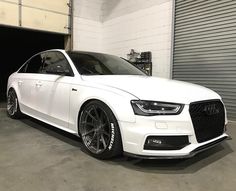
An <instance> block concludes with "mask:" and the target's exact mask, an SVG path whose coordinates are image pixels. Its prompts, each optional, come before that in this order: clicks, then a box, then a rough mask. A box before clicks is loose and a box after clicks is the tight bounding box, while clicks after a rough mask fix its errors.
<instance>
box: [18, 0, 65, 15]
mask: <svg viewBox="0 0 236 191" xmlns="http://www.w3.org/2000/svg"><path fill="white" fill-rule="evenodd" d="M67 3H69V0H51V1H48V0H33V1H32V0H22V5H23V6H30V7H33V8H39V9H45V10H50V11H54V12H59V13H63V14H66V15H68V14H69V7H68V5H67Z"/></svg>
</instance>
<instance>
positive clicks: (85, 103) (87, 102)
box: [77, 98, 118, 135]
mask: <svg viewBox="0 0 236 191" xmlns="http://www.w3.org/2000/svg"><path fill="white" fill-rule="evenodd" d="M92 101H99V102H102V103H103V104H104V105H106V106H107V107H108V108H109V109H110V110H111V111H112V113H113V115H114V116H115V118H116V120H117V121H118V118H117V115H116V113H115V112H114V110H113V109H112V107H110V105H109V104H107V103H105V102H104V101H103V100H100V99H97V98H90V99H87V100H85V101H84V102H83V103H82V105H81V107H80V109H79V112H78V117H77V131H78V134H79V135H80V132H79V121H80V116H81V113H82V111H83V109H84V107H85V106H86V105H87V104H89V103H90V102H92Z"/></svg>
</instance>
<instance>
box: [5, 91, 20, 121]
mask: <svg viewBox="0 0 236 191" xmlns="http://www.w3.org/2000/svg"><path fill="white" fill-rule="evenodd" d="M7 114H8V115H9V116H10V117H11V118H12V119H19V118H21V117H22V113H21V111H20V107H19V102H18V98H17V95H16V92H15V90H14V89H10V90H9V91H8V95H7Z"/></svg>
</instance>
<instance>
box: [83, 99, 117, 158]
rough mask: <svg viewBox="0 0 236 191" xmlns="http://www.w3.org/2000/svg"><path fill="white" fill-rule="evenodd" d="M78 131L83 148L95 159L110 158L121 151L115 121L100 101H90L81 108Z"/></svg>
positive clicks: (107, 108)
mask: <svg viewBox="0 0 236 191" xmlns="http://www.w3.org/2000/svg"><path fill="white" fill-rule="evenodd" d="M79 131H80V134H81V137H82V141H83V143H84V145H85V148H86V149H87V150H88V151H89V152H90V154H92V155H93V156H95V157H97V158H100V159H107V158H111V157H113V156H116V155H118V154H120V153H121V151H122V144H121V136H120V131H119V127H118V123H117V120H116V118H115V116H114V115H113V113H112V111H111V110H110V108H109V107H108V106H106V105H105V104H104V103H102V102H100V101H92V102H90V103H88V104H87V105H86V106H85V107H84V108H83V111H82V113H81V116H80V122H79Z"/></svg>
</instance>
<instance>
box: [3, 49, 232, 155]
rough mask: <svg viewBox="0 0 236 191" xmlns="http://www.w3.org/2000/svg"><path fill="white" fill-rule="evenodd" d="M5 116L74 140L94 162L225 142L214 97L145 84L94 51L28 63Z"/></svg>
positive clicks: (49, 54) (222, 116) (10, 91)
mask: <svg viewBox="0 0 236 191" xmlns="http://www.w3.org/2000/svg"><path fill="white" fill-rule="evenodd" d="M7 112H8V114H9V116H10V117H11V118H19V117H21V115H22V114H26V115H28V116H31V117H33V118H36V119H38V120H40V121H43V122H45V123H48V124H50V125H53V126H55V127H57V128H60V129H62V130H65V131H67V132H69V133H73V134H75V135H78V136H80V137H81V138H82V142H83V145H84V147H85V149H86V150H87V151H88V152H89V153H90V154H91V155H92V156H94V157H96V158H99V159H108V158H111V157H114V156H117V155H119V154H122V153H124V154H126V155H129V156H134V157H140V158H186V157H192V156H194V155H195V154H197V153H199V152H201V151H203V150H205V149H208V148H210V147H213V146H215V145H217V144H218V143H220V142H222V141H223V140H224V139H226V138H227V137H228V135H227V134H226V133H225V129H226V128H225V127H226V124H227V118H226V110H225V107H224V104H223V102H222V100H221V97H220V96H219V95H218V94H217V93H215V92H214V91H212V90H210V89H207V88H205V87H202V86H199V85H194V84H190V83H186V82H180V81H174V80H168V79H162V78H157V77H150V76H147V75H146V74H145V73H144V72H143V71H141V70H140V69H138V68H136V67H135V66H133V65H132V64H130V63H129V62H127V61H125V60H124V59H121V58H119V57H116V56H112V55H108V54H101V53H93V52H81V51H79V52H78V51H64V50H57V49H56V50H48V51H44V52H40V53H38V54H36V55H34V56H33V57H31V58H30V59H29V60H28V61H26V62H25V63H24V64H23V66H22V67H21V68H20V69H19V70H18V71H17V72H15V73H13V74H12V75H11V76H10V77H9V80H8V88H7Z"/></svg>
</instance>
